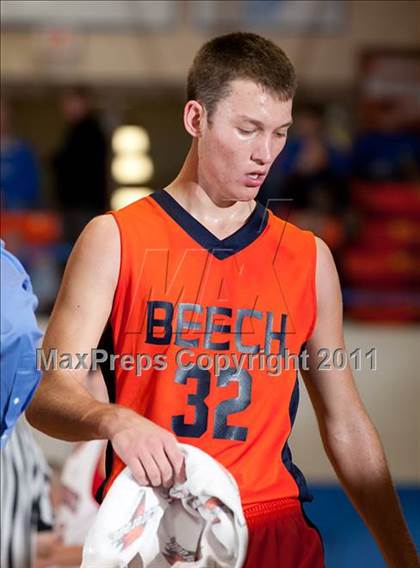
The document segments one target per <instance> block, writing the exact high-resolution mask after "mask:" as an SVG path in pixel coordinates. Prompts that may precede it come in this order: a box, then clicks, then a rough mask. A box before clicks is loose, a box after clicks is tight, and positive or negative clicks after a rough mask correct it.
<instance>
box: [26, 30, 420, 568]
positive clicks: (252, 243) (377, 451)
mask: <svg viewBox="0 0 420 568" xmlns="http://www.w3.org/2000/svg"><path fill="white" fill-rule="evenodd" d="M295 88H296V80H295V74H294V70H293V67H292V65H291V63H290V62H289V60H288V59H287V57H286V56H285V54H284V53H283V51H282V50H281V49H279V48H278V47H277V46H276V45H274V44H273V43H272V42H270V41H268V40H266V39H264V38H262V37H260V36H257V35H254V34H251V33H234V34H229V35H226V36H221V37H217V38H215V39H213V40H211V41H209V42H208V43H207V44H205V45H204V46H203V47H202V48H201V50H200V51H199V53H198V54H197V56H196V58H195V60H194V63H193V65H192V68H191V70H190V73H189V77H188V102H187V103H186V105H185V108H184V125H185V128H186V130H187V131H188V133H189V134H190V135H191V137H192V145H191V148H190V151H189V153H188V155H187V157H186V160H185V163H184V165H183V167H182V169H181V171H180V173H179V174H178V176H177V177H176V179H175V180H174V181H173V182H172V183H171V184H170V185H169V186H168V187H166V189H165V190H159V191H157V192H156V193H154V194H152V195H150V196H148V197H146V198H144V199H141V200H139V201H137V202H136V203H134V204H132V205H129V206H128V207H125V208H123V209H121V210H119V211H116V212H114V213H113V214H108V215H105V216H100V217H97V218H95V219H94V220H93V221H92V222H91V223H89V225H88V226H87V227H86V229H85V231H84V232H83V234H82V235H81V237H80V238H79V240H78V242H77V244H76V246H75V248H74V251H73V253H72V255H71V258H70V260H69V263H68V266H67V269H66V273H65V275H64V280H63V284H62V287H61V290H60V293H59V296H58V299H57V303H56V306H55V308H54V311H53V314H52V317H51V320H50V324H49V328H48V331H47V334H46V339H45V343H44V349H45V353H46V354H47V355H48V352H49V349H52V348H56V349H57V350H58V353H59V354H61V353H73V354H76V353H79V354H80V353H90V351H91V349H92V348H94V347H96V346H97V345H98V343H99V341H100V339H101V337H102V341H101V345H103V346H105V345H108V347H107V348H108V351H109V349H111V348H110V347H109V344H112V349H113V350H114V353H115V354H116V355H120V356H121V357H120V359H117V362H116V364H115V370H114V371H113V370H112V365H109V368H108V370H105V371H104V372H105V376H106V382H107V385H108V390H109V396H110V400H111V403H100V402H97V401H95V400H93V399H92V398H91V397H90V396H89V394H88V393H87V392H86V391H85V390H84V389H83V387H82V386H81V381H82V378H83V375H84V374H85V373H86V370H83V369H81V368H77V369H74V370H73V371H71V372H69V371H66V370H63V369H61V370H60V369H59V370H50V371H48V372H46V373H45V375H44V378H43V381H42V383H41V387H40V388H39V390H38V392H37V395H36V397H35V400H34V402H33V404H32V406H31V409H30V411H29V419H30V421H31V422H32V424H33V425H34V426H35V427H36V428H39V429H40V430H42V431H44V432H46V433H47V434H49V435H52V436H56V437H59V438H62V439H65V440H90V439H97V438H105V439H108V440H109V442H110V444H109V452H108V460H107V461H108V463H107V479H106V481H105V485H104V488H103V492H102V493H103V494H104V493H106V491H107V490H108V489H109V487H110V485H111V484H112V482H113V480H114V479H115V477H116V476H117V475H118V473H119V472H120V471H121V470H122V468H123V467H124V464H127V465H128V466H129V467H130V468H131V470H132V472H133V474H134V476H135V477H136V478H137V480H138V481H139V483H141V484H151V485H153V486H159V485H161V484H162V485H164V486H169V485H171V484H172V483H174V482H178V481H180V480H182V478H183V462H182V455H181V453H180V451H179V450H178V449H177V446H176V441H180V442H185V443H189V444H194V445H196V446H198V447H200V448H201V449H203V450H204V451H206V452H208V453H209V454H211V455H212V456H213V457H214V458H216V459H217V460H218V461H219V462H220V463H221V464H223V465H224V466H225V467H227V468H228V469H229V471H230V472H231V473H232V474H233V475H234V477H235V478H236V480H237V482H238V485H239V488H240V492H241V498H242V504H243V508H244V512H245V516H246V518H247V522H248V525H249V530H250V540H249V547H248V557H247V561H246V568H253V567H256V566H264V568H274V567H277V566H280V565H281V566H282V567H283V568H304V567H305V568H306V567H307V568H309V567H310V568H319V567H321V566H323V564H324V562H323V549H322V543H321V539H320V537H319V534H318V531H317V530H316V529H315V528H314V527H313V525H311V523H310V522H308V521H307V519H306V518H305V516H304V514H303V510H302V506H301V503H302V501H305V500H306V499H308V498H309V496H308V491H307V488H306V484H305V481H304V478H303V475H302V473H301V472H300V471H299V469H298V468H297V467H296V466H295V465H294V464H293V463H292V460H291V453H290V450H289V447H288V445H287V440H288V437H289V435H290V431H291V427H292V425H293V420H294V418H295V414H296V409H297V403H298V382H297V370H296V366H297V363H296V357H297V356H299V355H301V356H302V354H303V349H304V348H305V346H306V347H307V353H308V360H309V370H307V371H303V376H304V380H305V383H306V386H307V389H308V391H309V394H310V396H311V400H312V402H313V405H314V408H315V411H316V414H317V417H318V421H319V426H320V431H321V435H322V438H323V442H324V445H325V448H326V451H327V454H328V457H329V458H330V460H331V462H332V464H333V466H334V467H335V470H336V472H337V475H338V477H339V479H340V481H341V483H342V484H343V486H344V488H345V490H346V491H347V493H348V495H349V496H350V498H351V499H352V501H353V503H354V505H355V507H356V508H357V510H358V511H359V513H360V514H361V516H362V517H363V519H364V520H365V522H366V524H367V526H368V527H369V529H370V530H371V531H372V533H373V535H374V536H375V538H376V540H377V542H378V545H379V547H380V549H381V551H382V553H383V556H384V558H385V559H386V562H387V564H388V566H389V567H392V568H397V567H398V568H414V567H415V566H417V556H416V552H415V548H414V545H413V544H412V542H411V540H410V536H409V533H408V530H407V528H406V525H405V522H404V519H403V517H402V514H401V510H400V507H399V503H398V499H397V497H396V494H395V491H394V489H393V485H392V481H391V478H390V474H389V470H388V467H387V464H386V460H385V456H384V452H383V449H382V446H381V443H380V440H379V438H378V435H377V433H376V430H375V428H374V427H373V425H372V423H371V422H370V420H369V418H368V416H367V414H366V411H365V409H364V407H363V404H362V402H361V400H360V398H359V395H358V393H357V391H356V388H355V384H354V381H353V377H352V373H351V370H350V367H349V366H346V367H345V368H344V369H341V370H338V369H334V368H331V369H330V370H324V369H323V370H321V369H318V367H319V365H318V362H319V357H318V352H319V350H320V349H321V348H324V349H328V350H329V352H330V353H333V352H334V350H335V349H344V341H343V330H342V306H341V293H340V287H339V281H338V277H337V273H336V269H335V266H334V262H333V259H332V256H331V254H330V251H329V250H328V248H327V246H326V245H325V244H324V243H323V242H322V241H321V240H319V239H318V238H316V237H314V235H313V234H312V233H310V232H307V231H302V230H301V229H299V228H297V227H296V226H293V225H291V224H289V223H286V222H285V221H283V220H282V219H280V218H277V217H275V216H274V215H273V214H272V213H271V212H268V211H265V210H264V208H262V206H260V205H258V204H257V203H256V201H255V198H256V196H257V193H258V190H259V188H260V186H261V184H262V183H263V181H264V179H265V177H266V176H267V173H268V171H269V169H270V166H271V165H272V163H273V161H274V159H275V158H276V156H277V155H278V154H279V152H281V150H282V149H283V147H284V145H285V143H286V137H287V131H288V128H289V127H290V125H291V123H292V100H293V96H294V94H295ZM138 354H139V355H140V356H141V357H140V359H141V361H140V363H141V364H139V365H137V362H138V361H137V360H136V366H135V367H134V368H133V366H132V365H131V364H132V363H133V359H129V358H128V357H127V355H128V356H132V357H134V356H135V357H136V358H137V355H138ZM123 355H124V356H125V358H124V360H123V358H122V356H123ZM216 355H217V356H219V359H216ZM221 355H224V356H225V358H224V359H223V361H222V358H221ZM273 355H274V356H279V357H280V358H281V360H282V361H283V360H284V361H285V360H286V359H287V358H288V355H291V356H293V357H292V363H293V361H294V362H295V363H294V364H291V365H290V366H289V368H287V366H286V364H285V365H284V368H283V369H282V371H281V373H280V374H278V375H275V374H272V375H270V374H269V372H268V371H267V367H266V366H265V365H266V363H267V360H268V357H269V356H273ZM75 359H76V357H75ZM216 361H217V362H218V364H219V369H218V372H216V369H215V365H216ZM221 367H223V368H221Z"/></svg>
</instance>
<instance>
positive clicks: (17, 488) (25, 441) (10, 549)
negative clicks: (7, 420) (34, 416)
mask: <svg viewBox="0 0 420 568" xmlns="http://www.w3.org/2000/svg"><path fill="white" fill-rule="evenodd" d="M0 487H1V524H0V529H1V548H0V559H1V562H0V565H1V568H31V567H32V566H34V560H35V558H34V556H35V554H34V553H35V550H38V551H40V550H42V551H43V552H44V553H45V552H46V551H48V550H49V549H50V547H51V546H52V544H53V540H52V539H53V537H52V534H53V533H52V532H51V527H52V522H53V516H52V506H51V501H50V483H49V467H48V465H47V462H46V460H45V458H44V456H43V454H42V453H41V450H40V449H39V447H38V446H37V444H36V442H35V440H34V438H33V436H32V433H31V431H30V430H29V427H28V425H27V424H26V422H25V421H24V420H23V419H21V420H20V421H19V422H18V424H17V425H16V428H15V429H14V431H13V433H12V435H11V437H10V441H9V443H8V444H7V446H6V447H5V448H4V449H3V450H2V451H1V476H0ZM37 533H38V538H36V536H37Z"/></svg>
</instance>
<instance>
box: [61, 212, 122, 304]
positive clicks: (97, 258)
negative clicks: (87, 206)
mask: <svg viewBox="0 0 420 568" xmlns="http://www.w3.org/2000/svg"><path fill="white" fill-rule="evenodd" d="M119 270H120V234H119V229H118V226H117V223H116V221H115V219H114V218H113V216H112V215H100V216H98V217H95V218H94V219H92V220H91V221H90V222H89V223H88V224H87V225H86V227H85V228H84V230H83V231H82V233H81V235H80V237H79V238H78V240H77V242H76V244H75V245H74V247H73V250H72V252H71V255H70V258H69V260H68V262H67V266H66V270H65V272H64V277H63V281H62V285H61V289H60V293H59V297H58V304H59V305H60V304H62V302H63V301H67V302H68V301H69V300H70V301H71V303H72V304H73V305H79V304H80V302H81V301H82V300H81V298H84V299H85V300H86V302H87V303H89V304H90V305H92V302H94V301H95V300H96V299H98V298H102V300H104V299H105V298H106V300H107V301H106V303H107V304H108V303H109V302H110V301H111V300H112V297H113V294H114V292H115V288H116V286H117V282H118V275H119Z"/></svg>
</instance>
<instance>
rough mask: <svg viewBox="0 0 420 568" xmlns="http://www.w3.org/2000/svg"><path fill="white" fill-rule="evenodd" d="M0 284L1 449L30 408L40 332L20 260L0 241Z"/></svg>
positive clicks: (36, 377) (33, 298) (38, 375)
mask: <svg viewBox="0 0 420 568" xmlns="http://www.w3.org/2000/svg"><path fill="white" fill-rule="evenodd" d="M0 255H1V256H0V265H1V272H0V278H1V279H0V282H1V344H0V348H1V360H0V369H1V397H0V402H1V406H0V408H1V441H0V442H1V447H3V446H4V445H5V444H6V442H7V440H8V438H9V436H10V434H11V431H12V429H13V427H14V425H15V423H16V422H17V420H18V418H19V416H20V414H21V413H22V412H23V411H24V410H25V408H26V407H27V406H28V404H29V402H30V401H31V398H32V396H33V394H34V392H35V389H36V387H37V386H38V383H39V380H40V378H41V373H40V371H39V370H38V369H37V366H36V351H35V350H36V347H37V344H38V341H39V339H40V338H41V332H40V330H39V328H38V325H37V322H36V319H35V314H34V310H35V308H36V306H37V298H36V296H35V295H34V293H33V292H32V286H31V280H30V278H29V276H28V274H27V273H26V271H25V269H24V268H23V266H22V264H21V263H20V262H19V260H18V259H17V258H16V257H15V256H13V255H12V254H11V253H10V252H8V251H6V250H5V248H4V242H3V241H0Z"/></svg>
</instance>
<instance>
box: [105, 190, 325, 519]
mask: <svg viewBox="0 0 420 568" xmlns="http://www.w3.org/2000/svg"><path fill="white" fill-rule="evenodd" d="M112 215H113V216H114V218H115V220H116V222H117V224H118V227H119V231H120V236H121V268H120V274H119V280H118V284H117V289H116V293H115V297H114V304H113V309H112V313H111V316H110V321H109V326H108V327H107V329H106V330H105V332H104V336H103V338H102V341H101V345H102V346H103V347H106V348H107V350H111V351H113V353H114V354H116V356H117V358H116V359H114V363H115V364H114V367H115V369H114V370H112V368H110V367H112V365H108V368H106V369H104V375H105V378H106V382H107V385H108V390H109V394H110V400H111V401H112V402H117V403H118V404H121V405H124V406H128V407H130V408H132V409H134V410H136V411H137V412H138V413H139V414H141V415H142V416H145V417H147V418H148V419H150V420H152V421H154V422H155V423H157V424H159V425H160V426H162V427H164V428H166V429H167V430H169V431H171V432H173V433H174V434H175V435H176V437H177V439H178V440H179V441H180V442H184V443H188V444H193V445H195V446H198V447H199V448H201V449H202V450H204V451H206V452H208V453H209V454H210V455H211V456H213V457H214V458H215V459H217V460H218V461H219V462H220V463H221V464H223V465H224V466H225V467H226V468H227V469H228V470H229V471H230V472H231V473H232V474H233V475H234V477H235V479H236V481H237V483H238V485H239V489H240V492H241V497H242V502H243V506H244V508H246V507H247V506H249V505H251V504H255V503H258V502H262V501H269V500H274V499H279V498H290V497H292V498H293V497H295V498H300V499H302V500H307V499H309V498H310V496H309V495H308V492H307V488H306V484H305V480H304V478H303V476H302V474H301V472H300V471H299V469H298V468H297V467H296V466H295V465H294V464H293V463H292V459H291V453H290V450H289V446H288V444H287V440H288V437H289V435H290V432H291V428H292V425H293V421H294V418H295V415H296V410H297V404H298V399H299V386H298V380H297V367H298V363H297V358H298V356H299V354H300V353H301V350H302V349H303V347H304V344H305V342H306V341H307V340H308V338H309V337H310V335H311V332H312V329H313V327H314V323H315V317H316V298H315V264H316V244H315V238H314V235H313V234H312V233H310V232H308V231H303V230H301V229H299V228H297V227H295V226H294V225H292V224H290V223H287V222H285V221H284V220H281V219H279V218H277V217H276V216H275V215H274V214H273V213H271V212H270V211H269V210H266V209H265V208H264V207H263V206H262V205H260V204H257V206H256V208H255V209H254V210H253V212H252V214H251V215H250V217H249V218H248V220H247V221H246V223H245V224H244V225H243V226H242V227H241V228H240V229H239V230H237V231H236V232H235V233H233V234H232V235H230V236H229V237H227V238H225V239H223V240H220V239H218V238H216V237H215V236H214V235H213V234H212V233H211V232H210V231H208V230H207V229H206V228H205V227H204V226H203V225H202V224H201V223H199V222H198V221H197V220H196V219H195V218H194V217H193V216H192V215H191V214H190V213H188V212H187V211H186V210H185V209H184V208H183V207H182V206H181V205H180V204H179V203H178V202H177V201H176V200H175V199H174V198H173V197H172V196H171V195H169V193H167V192H166V191H165V190H159V191H157V192H155V193H153V194H152V195H149V196H148V197H146V198H143V199H140V200H139V201H137V202H135V203H133V204H132V205H129V206H127V207H125V208H123V209H120V210H119V211H116V212H113V213H112ZM107 457H108V459H107V479H106V482H105V485H104V490H105V492H106V491H107V489H108V488H109V487H110V485H111V483H112V481H113V480H114V479H115V477H116V476H117V475H118V473H119V472H120V471H121V470H122V468H123V467H124V465H123V463H122V462H121V460H120V459H119V458H118V456H116V455H115V454H114V453H113V452H112V448H111V446H110V445H109V448H108V456H107Z"/></svg>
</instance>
